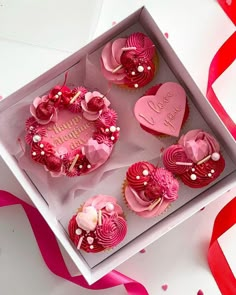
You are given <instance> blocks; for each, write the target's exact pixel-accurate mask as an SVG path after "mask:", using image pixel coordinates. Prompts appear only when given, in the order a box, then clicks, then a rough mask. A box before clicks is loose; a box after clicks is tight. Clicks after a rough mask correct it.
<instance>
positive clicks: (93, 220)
mask: <svg viewBox="0 0 236 295" xmlns="http://www.w3.org/2000/svg"><path fill="white" fill-rule="evenodd" d="M97 220H98V217H97V210H96V209H95V208H94V207H93V206H89V207H85V208H84V210H83V212H79V213H78V214H77V216H76V222H77V224H78V226H79V227H80V228H82V229H83V230H86V231H93V230H95V228H96V226H97Z"/></svg>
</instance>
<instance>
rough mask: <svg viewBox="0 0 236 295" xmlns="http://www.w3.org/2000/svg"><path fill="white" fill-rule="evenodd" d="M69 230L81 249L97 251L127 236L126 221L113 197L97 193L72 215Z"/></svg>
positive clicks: (115, 244)
mask: <svg viewBox="0 0 236 295" xmlns="http://www.w3.org/2000/svg"><path fill="white" fill-rule="evenodd" d="M68 231H69V236H70V238H71V240H72V241H73V243H74V244H75V246H76V248H77V249H78V250H80V249H81V250H84V251H85V252H89V253H98V252H101V251H104V250H107V249H112V248H114V247H115V246H117V245H118V244H120V243H121V242H122V241H123V240H124V238H125V236H126V233H127V223H126V220H125V218H124V214H123V210H122V208H121V207H120V206H119V205H118V204H117V201H116V199H115V198H114V197H112V196H106V195H97V196H94V197H92V198H90V199H89V200H87V201H86V202H85V204H84V205H83V206H82V208H81V209H80V210H79V211H78V212H77V214H75V215H74V216H73V217H72V218H71V220H70V222H69V225H68Z"/></svg>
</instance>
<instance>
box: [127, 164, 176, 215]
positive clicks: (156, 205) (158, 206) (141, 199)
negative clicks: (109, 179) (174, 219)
mask: <svg viewBox="0 0 236 295" xmlns="http://www.w3.org/2000/svg"><path fill="white" fill-rule="evenodd" d="M178 190H179V183H178V181H177V180H176V179H175V178H174V177H173V175H172V173H171V172H169V171H167V170H166V169H164V168H159V167H155V166H154V165H152V164H151V163H148V162H138V163H135V164H133V165H132V166H130V167H129V169H128V171H127V173H126V180H125V184H124V192H123V193H124V197H125V200H126V203H127V204H128V207H129V208H130V209H131V210H132V211H134V212H135V213H136V214H137V215H139V216H141V217H144V218H151V217H154V216H158V215H160V214H161V213H163V212H164V211H165V210H166V209H167V207H168V206H169V205H170V204H171V203H172V202H174V201H175V200H176V199H177V198H178Z"/></svg>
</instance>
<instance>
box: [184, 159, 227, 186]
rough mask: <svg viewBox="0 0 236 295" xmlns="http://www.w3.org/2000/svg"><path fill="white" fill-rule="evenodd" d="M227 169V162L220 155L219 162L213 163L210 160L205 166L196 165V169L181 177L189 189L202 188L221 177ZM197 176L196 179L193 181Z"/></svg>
mask: <svg viewBox="0 0 236 295" xmlns="http://www.w3.org/2000/svg"><path fill="white" fill-rule="evenodd" d="M224 168H225V160H224V158H223V157H222V155H220V159H219V160H218V161H213V160H212V159H209V160H208V161H206V162H205V163H203V164H200V165H195V166H194V168H191V167H190V169H189V170H188V171H187V172H186V173H184V174H181V175H180V176H179V177H180V178H181V180H182V181H183V183H184V184H186V185H187V186H189V187H192V188H200V187H204V186H207V185H208V184H210V183H211V182H212V181H214V180H215V179H216V178H218V177H219V176H220V174H221V173H222V172H223V170H224ZM193 175H195V177H194V179H192V177H193Z"/></svg>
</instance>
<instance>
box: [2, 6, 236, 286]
mask: <svg viewBox="0 0 236 295" xmlns="http://www.w3.org/2000/svg"><path fill="white" fill-rule="evenodd" d="M135 31H143V32H145V33H146V34H147V35H148V36H150V38H151V39H152V40H153V42H154V43H155V44H156V47H157V50H158V53H159V56H160V69H159V73H158V74H157V77H156V78H155V79H154V81H153V82H152V83H151V84H152V85H154V84H156V83H158V82H164V81H179V83H180V84H181V85H182V86H183V87H184V88H185V89H186V92H187V95H188V102H189V106H190V118H189V119H188V122H187V123H186V124H185V127H184V128H183V133H184V132H186V131H188V130H190V129H197V128H202V129H204V130H209V131H210V132H212V133H213V134H214V135H215V136H216V137H217V139H218V140H219V142H220V144H221V147H222V149H223V154H224V157H225V160H226V168H225V171H224V173H222V175H221V177H219V179H217V180H216V181H215V182H214V183H213V184H212V185H209V186H207V187H206V188H202V189H196V190H193V189H190V188H186V187H185V186H184V185H183V184H182V187H181V190H180V197H179V200H178V201H176V202H175V204H174V205H172V207H171V208H170V209H168V211H167V212H166V213H164V214H162V215H161V216H159V217H157V218H154V219H152V220H146V219H142V218H140V217H137V216H135V215H134V214H133V213H132V212H130V211H127V212H125V213H126V218H127V222H128V230H129V233H128V235H127V237H126V239H125V240H124V242H122V243H121V244H120V245H119V246H118V247H116V248H115V249H114V250H111V251H107V252H106V253H102V254H86V253H83V252H80V251H78V250H76V248H75V246H74V245H73V243H72V242H71V241H70V239H69V237H68V233H67V229H66V225H67V223H68V220H69V218H70V217H71V216H72V214H73V210H76V207H78V206H79V205H81V203H83V201H84V200H86V199H87V197H89V196H92V195H94V194H96V192H97V193H103V191H101V190H102V188H103V187H104V184H105V185H106V186H107V188H106V189H107V190H108V193H111V192H113V190H115V191H114V195H115V196H117V195H121V193H120V191H121V186H122V180H123V179H124V175H125V170H126V169H127V167H128V166H129V165H130V162H129V160H130V161H132V160H136V161H138V160H150V161H151V160H155V161H156V160H157V159H156V158H158V157H159V155H156V157H155V155H154V144H156V146H155V149H156V150H159V149H161V147H163V145H164V146H167V145H169V144H171V143H173V142H175V141H176V138H170V139H164V140H158V139H156V138H154V137H153V136H152V135H150V134H146V133H144V132H143V133H142V134H141V133H140V134H138V136H136V134H134V135H131V134H130V138H131V139H134V138H132V136H133V137H135V138H140V136H143V137H144V138H145V139H148V140H147V141H148V142H147V143H144V145H143V146H141V145H140V146H139V148H142V152H141V151H140V150H139V151H138V152H136V153H134V155H133V157H131V159H129V160H128V159H127V158H125V159H124V161H123V165H122V166H120V167H118V166H116V165H117V164H116V163H114V167H113V169H114V173H113V174H112V175H109V176H108V177H107V179H106V178H105V179H104V180H103V181H101V182H100V183H99V182H98V183H96V184H95V185H94V186H93V187H92V188H89V189H87V190H85V192H82V193H81V195H80V198H76V199H75V200H70V201H69V202H68V204H66V205H65V206H64V207H63V211H62V210H61V209H60V210H59V209H58V207H55V206H51V205H50V202H52V203H53V199H52V197H51V196H50V195H52V192H51V191H47V186H46V185H45V186H44V181H43V178H40V177H38V175H37V173H36V174H35V173H32V171H25V170H24V169H22V166H20V165H19V162H18V160H17V158H16V155H15V154H14V149H13V150H9V148H8V141H9V140H13V141H16V138H14V135H13V136H11V124H9V136H6V137H5V136H3V128H5V127H6V126H8V124H7V122H9V123H10V122H11V116H16V115H17V114H16V113H14V112H11V109H12V108H13V110H14V106H16V105H17V104H19V105H20V104H21V103H24V102H28V103H29V104H30V102H32V100H33V98H34V97H36V96H38V95H42V94H43V93H46V92H47V91H48V90H50V89H51V88H52V87H53V86H54V85H56V84H59V83H58V81H61V80H62V77H64V74H65V72H66V71H69V73H71V77H72V78H71V80H69V82H70V85H78V84H79V83H81V81H82V80H83V71H82V68H83V67H84V66H85V68H86V66H87V65H88V64H91V65H92V66H90V67H89V69H90V71H89V72H87V73H86V79H85V82H86V85H85V86H87V87H90V88H92V87H93V86H94V88H99V87H101V90H103V91H105V90H106V84H105V82H104V81H103V82H104V83H101V84H100V83H97V82H96V80H94V79H93V78H94V77H96V75H97V74H98V73H99V56H100V53H101V49H102V48H103V46H104V45H105V44H106V43H107V42H108V41H109V40H110V39H113V38H117V37H118V36H126V35H127V34H128V33H131V32H135ZM86 57H87V58H86ZM86 69H87V68H86ZM93 83H94V85H93ZM96 83H97V84H99V85H97V84H96ZM151 84H150V85H148V86H147V87H146V88H145V89H147V88H149V87H150V86H151ZM70 85H69V86H70ZM145 89H144V90H141V89H140V90H138V91H134V92H128V91H125V90H123V89H119V88H118V87H117V88H114V90H113V92H111V102H112V104H113V105H115V106H116V109H117V110H118V114H119V113H120V114H122V106H121V105H119V104H123V103H118V102H117V100H116V98H117V96H125V97H126V96H127V101H128V99H129V98H130V102H127V105H128V104H129V103H130V104H132V103H133V102H134V101H135V100H137V99H138V98H139V97H140V96H141V95H142V93H143V92H144V91H145ZM120 101H121V100H120ZM129 115H131V116H133V114H132V113H130V114H129ZM28 116H30V115H29V113H28ZM16 117H17V116H16ZM17 119H18V121H19V123H18V125H19V126H20V128H21V131H23V129H24V118H17ZM122 119H124V120H122ZM125 119H126V120H125ZM129 119H130V120H131V121H132V120H133V119H132V117H131V118H129ZM1 120H2V121H3V120H4V122H5V123H4V127H0V153H1V156H2V157H3V159H4V161H5V162H6V163H7V165H8V166H9V168H10V169H11V170H12V172H13V173H14V175H15V176H16V178H17V179H18V181H19V182H20V183H21V185H22V187H23V188H24V189H25V191H26V192H27V193H28V195H29V197H30V198H31V199H32V201H33V202H34V204H35V206H36V207H37V208H38V210H39V211H40V212H41V214H42V216H43V217H44V218H45V220H46V221H47V223H48V224H49V226H50V227H51V229H52V230H53V232H54V233H55V235H56V237H57V238H58V239H59V241H60V242H61V244H62V245H63V246H64V248H65V249H66V251H67V252H68V253H69V255H70V256H71V258H72V260H73V261H74V263H75V264H76V265H77V267H78V268H79V270H80V271H81V273H82V274H83V275H84V277H85V278H86V280H87V281H88V282H89V283H90V284H92V283H93V282H95V281H97V280H98V279H99V278H101V277H102V276H104V275H105V274H107V273H108V272H110V271H111V270H112V269H114V268H115V267H117V266H118V265H119V264H121V263H122V262H124V261H125V260H127V259H128V258H130V257H131V256H132V255H134V254H135V253H137V252H138V251H140V250H141V249H143V248H145V247H146V246H148V245H149V244H150V243H152V242H154V241H155V240H157V239H158V238H159V237H161V236H162V235H164V234H165V233H166V232H168V231H169V230H171V229H172V228H174V227H175V226H177V225H178V224H179V223H181V222H183V221H184V220H186V219H187V218H189V217H190V216H191V215H193V214H194V213H195V212H197V211H198V210H200V209H201V208H202V207H204V206H205V205H207V204H208V203H210V202H211V201H213V200H214V199H216V198H217V197H219V196H221V195H222V194H223V193H224V192H226V191H227V190H228V189H230V188H231V187H233V186H234V185H236V166H235V165H236V143H235V141H234V139H233V138H232V136H231V134H230V133H229V132H228V130H227V129H226V127H225V126H224V125H223V124H222V122H221V121H220V119H219V117H218V115H217V114H216V113H215V111H214V109H213V108H212V106H211V105H210V104H209V102H208V101H207V99H206V98H205V97H204V96H203V95H202V93H201V91H200V90H199V89H198V87H197V85H196V84H195V83H194V81H193V79H192V78H191V76H190V75H189V73H188V72H187V71H186V69H185V68H184V66H183V65H182V63H181V61H180V60H179V59H178V57H177V56H176V54H175V52H174V51H173V49H172V48H171V47H170V45H169V44H168V41H167V40H166V38H165V37H164V36H163V34H162V32H161V31H160V30H159V28H158V26H157V24H156V23H155V21H154V20H153V19H152V17H151V16H150V14H149V12H148V11H147V9H146V8H142V9H140V10H138V11H137V12H135V13H134V14H132V15H130V16H129V17H127V18H126V19H125V20H123V21H122V22H120V23H119V24H118V25H116V26H115V27H114V28H112V29H110V30H109V31H108V32H106V33H104V34H103V35H102V36H100V37H98V38H97V39H95V40H94V41H93V42H91V43H90V44H88V45H87V46H85V47H84V48H82V49H81V50H79V51H78V52H76V53H74V54H73V55H72V56H70V57H69V58H67V59H65V60H64V61H63V62H61V63H60V64H58V65H57V66H55V67H54V68H52V69H51V70H49V71H48V72H46V73H45V74H43V75H42V76H40V77H38V78H37V79H35V80H34V81H32V82H31V83H29V84H28V85H26V86H24V87H23V88H22V89H20V90H19V91H17V92H15V93H13V94H12V95H11V96H9V97H8V98H7V99H5V100H3V101H2V102H1V103H0V126H3V124H1ZM119 121H120V124H121V125H122V124H123V125H124V126H122V127H126V125H125V124H124V122H125V121H127V118H122V117H121V116H120V117H119ZM132 122H133V121H132ZM132 122H131V123H130V124H131V125H132V124H135V123H134V122H133V123H132ZM132 126H133V125H132ZM123 129H125V128H121V136H122V130H123ZM127 129H129V128H127ZM123 132H124V134H125V132H128V131H127V130H126V131H123ZM139 132H140V131H139ZM126 135H129V134H126ZM122 140H124V139H122V138H121V143H123V141H122ZM134 140H135V139H134ZM144 142H145V140H144ZM135 144H136V145H137V144H138V143H135ZM145 144H146V145H145ZM120 145H121V144H120ZM146 147H147V148H148V150H145V148H146ZM157 147H158V148H157ZM120 148H121V150H122V147H120ZM115 152H116V151H115ZM115 152H114V155H112V156H111V162H112V161H114V160H113V158H114V159H115V158H116V153H115ZM113 156H114V157H113ZM109 161H110V160H109ZM131 163H132V162H131ZM32 165H35V164H34V163H33V162H32ZM38 169H39V171H41V170H40V169H41V167H39V168H38ZM41 172H42V171H41ZM44 174H45V175H46V172H44ZM87 177H89V175H88V176H87ZM39 178H40V179H39ZM114 180H118V181H117V182H118V183H119V184H118V186H113V184H112V187H111V186H110V187H109V185H108V183H111V182H114ZM57 181H58V180H52V182H53V183H58V182H57ZM59 181H60V182H63V181H65V183H66V182H68V183H69V182H71V183H72V180H68V179H67V178H65V177H63V178H62V180H59ZM73 181H75V180H73ZM65 187H66V186H65ZM55 191H56V190H55ZM61 193H62V194H63V193H65V192H61ZM104 193H105V192H104ZM58 194H59V191H58ZM119 198H120V200H119V202H122V196H120V197H119ZM122 207H125V204H124V203H122ZM73 208H74V209H73Z"/></svg>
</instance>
